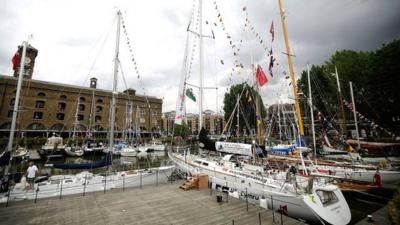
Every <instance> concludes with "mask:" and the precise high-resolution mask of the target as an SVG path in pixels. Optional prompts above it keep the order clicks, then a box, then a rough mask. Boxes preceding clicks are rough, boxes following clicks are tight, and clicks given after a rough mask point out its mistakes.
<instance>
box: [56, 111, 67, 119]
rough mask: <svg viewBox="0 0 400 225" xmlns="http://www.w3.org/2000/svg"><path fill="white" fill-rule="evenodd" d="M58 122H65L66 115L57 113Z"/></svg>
mask: <svg viewBox="0 0 400 225" xmlns="http://www.w3.org/2000/svg"><path fill="white" fill-rule="evenodd" d="M56 117H57V120H64V117H65V115H64V113H57V116H56Z"/></svg>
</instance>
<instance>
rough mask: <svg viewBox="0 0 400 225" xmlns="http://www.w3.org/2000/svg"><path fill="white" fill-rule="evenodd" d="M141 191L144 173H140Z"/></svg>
mask: <svg viewBox="0 0 400 225" xmlns="http://www.w3.org/2000/svg"><path fill="white" fill-rule="evenodd" d="M140 189H142V172H140Z"/></svg>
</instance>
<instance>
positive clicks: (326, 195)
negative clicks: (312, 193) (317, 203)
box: [316, 190, 339, 206]
mask: <svg viewBox="0 0 400 225" xmlns="http://www.w3.org/2000/svg"><path fill="white" fill-rule="evenodd" d="M316 193H317V195H318V197H319V199H320V200H321V202H322V205H324V206H327V205H330V204H333V203H335V202H338V201H339V199H338V198H337V196H336V195H335V193H334V192H333V191H323V190H317V191H316Z"/></svg>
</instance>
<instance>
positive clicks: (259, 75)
mask: <svg viewBox="0 0 400 225" xmlns="http://www.w3.org/2000/svg"><path fill="white" fill-rule="evenodd" d="M256 76H257V80H258V83H259V84H260V86H263V85H264V84H266V83H267V82H268V79H267V76H265V73H264V71H263V70H262V68H261V66H260V65H258V66H257V72H256Z"/></svg>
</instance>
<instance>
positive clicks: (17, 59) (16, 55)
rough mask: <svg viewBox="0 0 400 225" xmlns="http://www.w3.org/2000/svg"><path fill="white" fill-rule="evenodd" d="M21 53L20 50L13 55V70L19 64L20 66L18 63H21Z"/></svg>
mask: <svg viewBox="0 0 400 225" xmlns="http://www.w3.org/2000/svg"><path fill="white" fill-rule="evenodd" d="M19 60H20V59H19V53H18V51H17V52H16V53H15V54H14V56H13V57H12V59H11V62H12V64H13V70H16V69H17V66H18V64H19Z"/></svg>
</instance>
